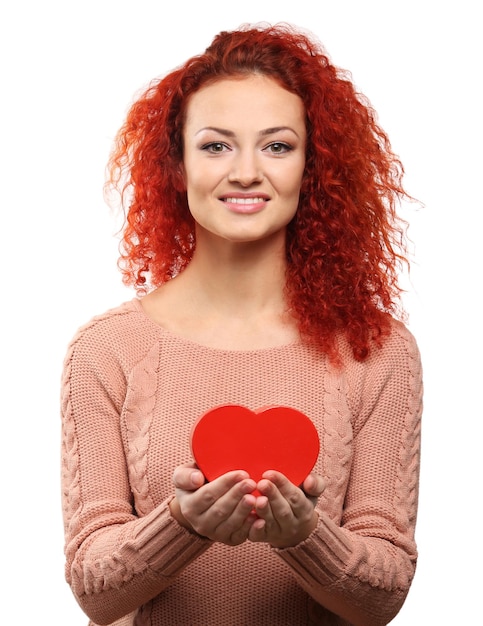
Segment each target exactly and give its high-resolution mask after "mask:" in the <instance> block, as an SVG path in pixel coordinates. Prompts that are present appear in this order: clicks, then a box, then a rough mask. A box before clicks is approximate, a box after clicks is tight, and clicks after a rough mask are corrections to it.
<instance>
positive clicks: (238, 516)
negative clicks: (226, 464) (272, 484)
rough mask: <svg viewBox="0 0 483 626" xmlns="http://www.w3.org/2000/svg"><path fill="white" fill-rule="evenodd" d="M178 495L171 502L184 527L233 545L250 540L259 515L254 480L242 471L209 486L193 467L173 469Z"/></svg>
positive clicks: (174, 512)
mask: <svg viewBox="0 0 483 626" xmlns="http://www.w3.org/2000/svg"><path fill="white" fill-rule="evenodd" d="M173 483H174V486H175V489H176V496H175V498H174V499H173V500H172V501H171V503H170V508H171V513H172V515H173V517H175V519H176V520H177V521H178V522H179V523H180V524H181V525H182V526H184V527H185V528H188V529H189V530H191V531H194V532H196V533H198V534H199V535H202V536H203V537H207V538H208V539H211V540H213V541H219V542H221V543H225V544H227V545H230V546H236V545H239V544H240V543H243V542H244V541H245V540H246V539H247V538H248V533H249V531H250V527H251V525H252V524H253V522H254V520H255V519H256V516H255V515H254V514H253V507H254V506H255V502H256V498H255V496H253V495H252V491H253V490H254V489H255V487H256V483H255V481H254V480H252V479H250V478H249V476H248V474H247V472H244V471H242V470H240V471H238V470H237V471H233V472H228V473H226V474H223V476H220V477H219V478H216V479H215V480H213V481H211V482H209V483H207V482H206V481H205V477H204V476H203V474H202V472H201V471H200V470H199V469H197V468H196V466H195V465H193V464H187V465H181V466H179V467H177V468H176V469H175V470H174V473H173Z"/></svg>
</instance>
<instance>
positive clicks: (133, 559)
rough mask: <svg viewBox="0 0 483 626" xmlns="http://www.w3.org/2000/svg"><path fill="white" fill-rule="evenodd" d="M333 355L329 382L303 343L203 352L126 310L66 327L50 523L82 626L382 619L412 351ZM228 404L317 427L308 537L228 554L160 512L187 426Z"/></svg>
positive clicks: (400, 527)
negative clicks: (316, 492)
mask: <svg viewBox="0 0 483 626" xmlns="http://www.w3.org/2000/svg"><path fill="white" fill-rule="evenodd" d="M343 357H344V367H343V368H342V369H341V370H336V369H334V368H333V367H331V366H329V364H328V362H327V359H326V358H325V357H324V356H321V355H320V354H318V353H317V352H316V351H315V350H314V349H312V348H309V347H307V346H305V345H303V344H292V345H287V346H282V347H278V348H270V349H261V350H250V351H227V350H220V349H213V348H208V347H205V346H201V345H198V344H196V343H193V342H191V341H188V340H186V339H183V338H181V337H178V336H176V335H174V334H172V333H170V332H168V331H166V330H164V329H163V328H161V327H160V326H159V325H157V324H156V323H154V322H153V321H152V320H150V319H149V318H148V317H147V316H146V314H145V313H144V312H143V309H142V308H141V305H140V303H139V301H138V300H133V301H131V302H127V303H125V304H123V305H121V306H120V307H118V308H116V309H114V310H111V311H108V312H107V313H105V314H104V315H101V316H98V317H96V318H94V319H93V320H92V321H91V322H90V323H89V324H87V325H86V326H84V327H83V328H82V329H80V331H79V332H78V333H77V334H76V336H75V338H74V339H73V341H72V343H71V344H70V347H69V349H68V353H67V356H66V360H65V368H64V375H63V385H62V425H63V454H62V470H63V471H62V482H63V512H64V520H65V534H66V545H65V550H66V577H67V580H68V582H69V584H70V586H71V588H72V590H73V592H74V594H75V597H76V598H77V601H78V602H79V604H80V606H81V607H82V609H83V610H84V611H85V613H86V614H87V615H88V616H89V617H90V619H91V620H92V623H95V624H112V623H116V624H119V625H120V624H123V625H124V624H125V625H128V624H129V625H136V626H147V625H150V626H161V625H163V626H185V625H195V626H248V625H249V626H265V625H266V626H283V625H287V626H297V625H301V624H326V625H339V626H340V625H347V624H355V625H356V626H378V625H382V624H387V623H388V622H389V621H390V620H391V619H392V618H393V617H394V616H395V614H396V613H397V612H398V610H399V609H400V607H401V605H402V603H403V602H404V599H405V597H406V595H407V593H408V590H409V586H410V584H411V580H412V578H413V575H414V570H415V565H416V546H415V542H414V526H415V520H416V509H417V494H418V473H419V443H420V416H421V396H422V383H421V366H420V358H419V353H418V349H417V346H416V344H415V341H414V339H413V337H412V335H411V334H410V333H409V331H408V330H407V329H406V328H405V327H404V326H403V325H402V324H400V323H398V322H394V325H393V332H392V335H391V336H390V338H389V339H388V340H387V341H386V343H385V344H384V346H383V348H382V349H379V350H378V349H375V350H374V352H373V355H372V356H371V357H370V358H369V360H367V361H366V362H364V363H359V362H356V361H355V360H354V359H353V358H352V356H351V352H350V349H349V348H348V347H346V348H343ZM226 403H234V404H243V405H245V406H247V407H249V408H251V409H256V408H259V407H262V406H266V405H270V404H279V405H285V406H292V407H294V408H296V409H299V410H301V411H303V412H304V413H305V414H307V415H308V416H309V417H310V418H311V419H312V420H313V422H314V424H315V425H316V427H317V430H318V433H319V437H320V442H321V450H320V455H319V458H318V461H317V465H316V468H315V470H316V471H317V472H318V473H320V474H322V475H323V476H324V477H325V479H326V481H327V488H326V489H325V491H324V493H323V495H322V497H321V498H320V500H319V503H318V506H317V510H318V513H319V523H318V526H317V528H316V529H315V530H314V531H313V533H312V534H311V535H310V536H309V537H308V539H306V540H305V541H304V542H303V543H301V544H299V545H298V546H296V547H294V548H286V549H283V550H276V549H273V548H271V547H270V546H269V545H267V544H261V543H251V542H249V541H247V542H245V543H243V544H242V545H240V546H237V547H228V546H225V545H223V544H218V543H213V542H211V541H209V540H207V539H204V538H202V537H199V536H198V535H196V534H193V533H190V532H189V531H187V530H185V529H184V528H182V527H181V526H179V524H178V523H177V522H176V521H175V520H174V519H173V517H172V516H171V515H170V509H169V506H168V503H169V501H170V500H171V499H172V497H173V495H174V489H173V485H172V473H173V469H174V468H175V467H176V466H177V465H179V464H181V463H185V462H188V461H190V460H191V456H190V445H189V438H190V431H191V427H192V425H193V422H194V421H195V420H196V419H197V417H198V416H199V415H200V414H201V413H203V412H205V411H206V410H207V409H209V408H211V407H213V406H215V405H219V404H226ZM326 607H329V608H330V609H331V610H330V611H329V610H328V609H327V608H326ZM337 615H342V616H344V618H345V619H343V618H341V617H337ZM116 620H119V621H116Z"/></svg>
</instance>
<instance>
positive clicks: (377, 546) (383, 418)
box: [259, 329, 422, 626]
mask: <svg viewBox="0 0 483 626" xmlns="http://www.w3.org/2000/svg"><path fill="white" fill-rule="evenodd" d="M354 372H356V373H354ZM362 372H363V374H362ZM351 376H352V380H351V384H352V387H353V389H356V388H357V389H360V392H359V393H358V397H357V398H354V399H353V405H354V407H355V408H354V413H355V419H354V440H353V457H352V466H351V471H350V479H349V484H348V488H347V492H346V494H345V501H344V502H345V503H344V510H343V515H342V520H341V522H340V523H338V521H337V520H333V519H331V518H330V517H329V516H328V515H327V513H326V512H325V508H324V498H325V494H324V496H323V497H322V498H321V499H320V501H319V504H318V505H317V507H316V512H317V514H318V518H317V522H316V524H317V525H316V528H315V529H314V530H313V532H312V533H311V534H310V535H309V536H308V538H307V539H305V540H303V541H301V542H299V543H298V544H297V545H296V546H293V547H285V548H284V547H283V545H279V544H277V543H272V545H273V546H274V547H275V548H278V549H277V554H278V555H279V556H280V558H282V559H283V560H284V561H285V562H286V563H287V564H288V565H289V566H290V567H291V569H292V571H293V573H294V575H295V576H296V578H297V580H298V581H299V583H300V585H301V586H302V587H303V588H304V589H305V590H306V591H307V592H308V593H309V594H310V595H311V596H312V598H313V599H314V600H315V601H316V602H317V603H318V604H320V605H322V606H324V607H326V608H327V609H329V610H330V611H332V612H333V613H336V614H337V615H339V616H341V617H343V618H345V619H346V620H348V621H349V622H350V623H351V624H354V625H355V626H383V625H385V624H387V623H388V622H389V621H391V620H392V619H393V618H394V616H395V615H396V614H397V612H398V611H399V609H400V608H401V606H402V604H403V602H404V600H405V598H406V595H407V593H408V591H409V587H410V584H411V581H412V578H413V575H414V571H415V566H416V556H417V555H416V546H415V542H414V528H415V522H416V510H417V494H418V473H419V449H420V417H421V395H422V382H421V364H420V358H419V353H418V350H417V347H416V345H415V343H414V340H413V339H412V336H411V335H410V334H409V333H408V332H407V331H405V329H400V330H399V331H395V332H394V333H393V336H392V337H391V338H389V339H388V341H387V344H386V345H385V346H384V347H383V348H382V349H381V351H377V350H376V351H375V353H374V356H373V357H372V361H371V362H370V363H368V364H367V365H366V366H365V367H364V368H363V367H361V366H359V365H357V366H355V367H354V368H353V372H352V373H350V372H349V377H351ZM329 478H330V477H329ZM278 491H279V490H274V492H275V493H276V496H274V497H273V501H274V502H276V499H275V498H276V497H278V493H277V492H278ZM269 500H270V501H272V498H271V497H269ZM259 514H260V513H259ZM267 519H268V520H269V521H270V519H271V513H267ZM286 545H290V544H286Z"/></svg>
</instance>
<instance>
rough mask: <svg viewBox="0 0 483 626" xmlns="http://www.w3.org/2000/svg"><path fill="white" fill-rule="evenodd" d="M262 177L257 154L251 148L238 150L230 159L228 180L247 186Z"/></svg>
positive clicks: (259, 180) (257, 181)
mask: <svg viewBox="0 0 483 626" xmlns="http://www.w3.org/2000/svg"><path fill="white" fill-rule="evenodd" d="M262 179H263V173H262V170H261V166H260V163H259V159H258V157H257V154H256V153H255V152H253V151H251V150H244V151H240V152H239V153H238V154H237V155H236V156H235V158H234V159H233V161H232V167H231V169H230V172H229V174H228V180H229V181H230V182H231V183H239V184H240V185H241V186H242V187H249V186H250V185H253V184H254V183H259V182H261V181H262Z"/></svg>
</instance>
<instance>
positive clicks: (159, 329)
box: [130, 298, 302, 354]
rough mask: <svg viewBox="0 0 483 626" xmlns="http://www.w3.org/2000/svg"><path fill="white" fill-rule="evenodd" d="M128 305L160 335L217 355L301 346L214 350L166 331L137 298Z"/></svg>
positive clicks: (299, 344)
mask: <svg viewBox="0 0 483 626" xmlns="http://www.w3.org/2000/svg"><path fill="white" fill-rule="evenodd" d="M130 304H131V305H132V306H133V308H134V310H135V311H136V312H137V313H139V314H140V315H142V317H143V318H144V320H145V321H147V322H148V323H149V324H150V325H151V326H153V327H154V328H155V329H156V330H157V332H159V333H161V334H162V335H164V336H165V337H168V338H170V339H171V340H172V341H176V342H177V343H179V344H184V345H187V346H192V347H193V348H196V349H198V350H203V351H208V352H214V353H217V354H223V353H224V354H269V353H276V352H283V351H286V350H293V349H297V348H299V347H300V346H301V345H302V342H301V341H300V340H299V341H291V342H288V343H285V344H280V345H278V346H271V347H269V348H252V349H246V350H245V349H238V350H237V349H229V348H215V347H213V346H209V345H207V344H204V343H201V342H198V341H195V340H194V339H189V338H187V337H183V335H180V334H178V333H176V332H173V331H171V330H168V329H167V328H166V327H164V326H162V324H160V323H159V322H156V321H155V320H153V318H152V317H150V316H149V315H148V314H147V313H146V311H145V310H144V308H143V306H142V304H141V301H140V299H139V298H133V299H132V300H131V302H130Z"/></svg>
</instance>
